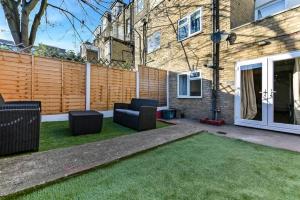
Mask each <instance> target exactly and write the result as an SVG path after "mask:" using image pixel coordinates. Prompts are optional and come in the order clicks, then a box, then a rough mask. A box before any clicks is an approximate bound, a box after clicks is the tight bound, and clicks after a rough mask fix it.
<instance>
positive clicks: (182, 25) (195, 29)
mask: <svg viewBox="0 0 300 200" xmlns="http://www.w3.org/2000/svg"><path fill="white" fill-rule="evenodd" d="M201 15H202V9H201V8H199V9H198V10H196V11H195V12H193V13H191V14H190V15H188V16H186V17H184V18H182V19H180V20H178V40H179V41H181V40H184V39H186V38H188V37H191V36H193V35H195V34H197V33H200V32H201V31H202V19H201Z"/></svg>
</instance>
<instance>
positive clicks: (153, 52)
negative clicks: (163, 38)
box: [147, 48, 161, 55]
mask: <svg viewBox="0 0 300 200" xmlns="http://www.w3.org/2000/svg"><path fill="white" fill-rule="evenodd" d="M160 49H161V48H158V49H155V50H153V51H151V52H147V55H151V54H155V53H156V52H157V51H159V50H160Z"/></svg>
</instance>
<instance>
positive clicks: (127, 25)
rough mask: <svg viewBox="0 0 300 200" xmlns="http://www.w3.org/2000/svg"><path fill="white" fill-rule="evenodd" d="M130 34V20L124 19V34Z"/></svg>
mask: <svg viewBox="0 0 300 200" xmlns="http://www.w3.org/2000/svg"><path fill="white" fill-rule="evenodd" d="M130 33H131V24H130V19H126V34H127V35H129V34H130Z"/></svg>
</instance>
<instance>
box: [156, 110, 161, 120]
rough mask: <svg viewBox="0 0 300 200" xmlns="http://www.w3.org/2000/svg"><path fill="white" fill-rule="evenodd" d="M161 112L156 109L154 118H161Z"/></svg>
mask: <svg viewBox="0 0 300 200" xmlns="http://www.w3.org/2000/svg"><path fill="white" fill-rule="evenodd" d="M161 117H162V114H161V111H156V119H161Z"/></svg>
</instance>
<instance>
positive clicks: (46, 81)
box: [0, 51, 136, 114]
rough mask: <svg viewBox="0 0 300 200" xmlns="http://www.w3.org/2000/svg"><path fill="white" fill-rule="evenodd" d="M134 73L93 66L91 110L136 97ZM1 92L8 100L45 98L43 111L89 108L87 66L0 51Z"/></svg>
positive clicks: (50, 112) (51, 112)
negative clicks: (87, 103)
mask: <svg viewBox="0 0 300 200" xmlns="http://www.w3.org/2000/svg"><path fill="white" fill-rule="evenodd" d="M135 74H136V73H135V72H132V71H125V70H120V69H113V68H107V67H103V66H96V65H92V66H91V80H90V82H91V85H90V87H91V100H90V101H91V109H96V110H109V109H111V108H112V107H113V104H114V103H115V102H129V100H130V99H131V98H133V97H135V96H136V76H135ZM0 93H1V94H2V95H3V96H4V98H5V99H6V100H39V101H42V106H43V114H58V113H65V112H68V111H69V110H84V109H85V108H86V105H85V103H86V102H85V100H86V65H85V64H82V63H76V62H69V61H62V60H58V59H53V58H44V57H36V56H31V55H28V54H17V53H13V52H7V51H0Z"/></svg>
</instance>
